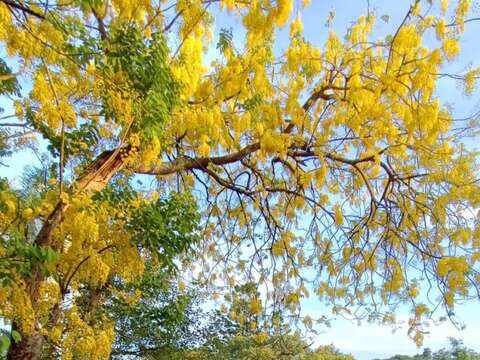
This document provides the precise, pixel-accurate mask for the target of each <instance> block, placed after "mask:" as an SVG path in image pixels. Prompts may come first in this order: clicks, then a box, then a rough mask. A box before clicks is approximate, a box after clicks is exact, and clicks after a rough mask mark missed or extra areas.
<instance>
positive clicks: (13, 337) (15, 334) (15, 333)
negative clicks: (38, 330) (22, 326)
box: [12, 330, 22, 343]
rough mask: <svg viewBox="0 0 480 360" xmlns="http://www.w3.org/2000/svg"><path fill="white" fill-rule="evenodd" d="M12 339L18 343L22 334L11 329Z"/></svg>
mask: <svg viewBox="0 0 480 360" xmlns="http://www.w3.org/2000/svg"><path fill="white" fill-rule="evenodd" d="M12 339H13V341H15V342H16V343H18V342H19V341H20V340H22V335H20V333H19V332H18V331H15V330H12Z"/></svg>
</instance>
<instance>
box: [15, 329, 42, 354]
mask: <svg viewBox="0 0 480 360" xmlns="http://www.w3.org/2000/svg"><path fill="white" fill-rule="evenodd" d="M42 344H43V337H42V335H40V334H39V333H38V332H35V333H34V334H33V335H22V339H21V340H20V341H19V342H18V343H15V342H14V341H12V345H11V346H10V349H9V350H8V354H7V360H20V359H22V360H38V359H40V355H41V354H42Z"/></svg>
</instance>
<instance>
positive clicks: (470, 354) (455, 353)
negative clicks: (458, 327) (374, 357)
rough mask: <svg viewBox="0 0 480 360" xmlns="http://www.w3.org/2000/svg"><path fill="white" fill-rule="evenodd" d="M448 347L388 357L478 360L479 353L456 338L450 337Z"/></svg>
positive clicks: (396, 358)
mask: <svg viewBox="0 0 480 360" xmlns="http://www.w3.org/2000/svg"><path fill="white" fill-rule="evenodd" d="M449 341H450V348H449V349H440V350H438V351H435V352H433V353H432V351H431V350H430V349H428V348H426V349H424V350H423V353H421V354H417V355H414V356H408V355H395V356H392V357H390V358H388V359H391V360H394V359H395V360H412V359H415V360H478V359H480V354H478V353H477V352H475V351H474V350H472V349H468V348H467V347H466V346H464V345H463V342H462V341H461V340H458V339H453V338H450V339H449Z"/></svg>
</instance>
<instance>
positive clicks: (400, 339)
mask: <svg viewBox="0 0 480 360" xmlns="http://www.w3.org/2000/svg"><path fill="white" fill-rule="evenodd" d="M369 3H370V9H371V10H374V11H375V13H376V15H377V18H379V17H380V16H382V15H384V14H385V15H388V16H389V17H390V20H389V22H388V23H384V22H382V21H381V20H379V21H378V22H377V25H376V27H375V28H374V32H373V33H374V36H385V35H386V34H392V33H393V32H394V30H395V29H396V27H398V25H399V24H400V22H401V21H402V20H403V17H404V15H405V13H406V11H407V10H408V8H409V6H410V4H411V3H412V1H408V0H399V1H391V0H376V1H375V0H370V1H369ZM423 3H424V4H425V1H424V2H423ZM434 3H437V4H438V1H434ZM451 3H452V4H454V3H455V1H451ZM473 3H474V9H475V5H477V6H478V4H476V2H475V1H474V2H473ZM331 10H335V14H336V15H335V19H334V22H333V28H334V29H335V30H336V31H337V32H339V33H341V34H344V33H345V31H346V29H347V28H348V26H349V25H350V24H351V22H352V21H354V20H355V19H356V18H357V17H358V16H359V15H361V14H365V13H366V11H367V0H356V1H355V0H313V1H312V4H311V7H310V8H308V9H307V10H306V11H305V12H304V13H303V14H301V16H302V20H303V22H304V28H305V35H306V38H308V39H309V40H311V41H312V42H314V43H315V44H322V43H323V42H324V40H325V39H326V37H327V36H328V29H327V28H326V27H325V26H324V24H325V21H326V18H327V16H328V12H329V11H331ZM472 15H475V16H477V17H478V12H476V13H474V14H472ZM478 34H480V22H471V23H468V24H467V26H466V31H465V34H464V36H463V38H462V40H461V49H462V52H461V56H460V58H459V59H458V60H456V61H454V62H452V63H450V64H448V65H447V66H446V67H445V69H444V70H445V71H446V72H452V73H462V72H464V70H465V68H466V67H468V66H469V65H471V66H474V67H475V66H480V59H479V56H478V55H479V53H478V46H479V45H478V44H479V42H478ZM432 46H434V45H433V43H432ZM438 85H439V86H438V89H437V95H438V97H439V98H440V99H441V101H442V102H443V103H448V104H449V106H451V108H452V110H453V115H454V117H455V118H463V117H466V116H470V115H472V114H473V113H476V112H477V111H478V110H479V109H480V106H479V100H480V99H479V98H478V95H476V96H475V95H474V96H473V97H470V98H468V97H466V96H465V95H464V94H463V92H462V89H461V88H459V87H458V84H456V82H455V81H454V80H451V79H445V80H441V81H440V82H439V84H438ZM477 90H478V89H477ZM303 311H304V312H305V313H309V314H312V315H315V314H316V315H317V316H321V315H326V316H327V317H329V315H328V314H329V310H328V309H326V308H325V307H324V306H322V304H321V303H319V301H318V300H316V299H309V300H308V301H305V302H304V304H303ZM455 313H456V315H457V318H458V320H459V321H460V322H462V323H463V324H465V326H466V328H465V330H458V329H456V328H455V327H454V326H453V325H452V324H451V323H449V322H446V323H443V324H442V325H438V326H434V325H432V326H431V327H430V329H429V334H427V335H426V336H425V341H424V347H430V348H431V349H433V350H437V349H440V348H442V347H447V346H448V337H455V338H460V339H463V340H464V343H465V345H467V346H468V347H470V348H473V349H475V350H477V351H480V341H479V339H480V303H478V302H471V303H468V304H464V305H458V306H457V307H456V308H455ZM399 314H400V318H404V319H405V320H407V319H408V309H399ZM315 341H316V343H318V344H328V343H333V344H334V345H335V346H337V347H338V348H339V349H341V350H342V351H344V352H349V353H351V354H353V355H354V356H355V357H356V358H357V359H359V360H367V359H372V358H375V357H379V358H382V357H389V356H392V355H394V354H398V353H400V354H415V353H418V352H421V349H418V348H417V347H416V345H415V344H414V343H413V341H412V340H410V339H409V338H408V337H407V328H406V327H403V328H401V329H398V330H397V331H396V332H395V333H393V332H392V328H390V327H387V326H380V325H375V324H368V323H362V324H361V325H358V324H357V323H355V322H353V321H349V320H345V319H343V318H339V317H338V316H337V317H336V318H333V321H332V326H331V328H328V327H325V328H323V331H321V333H320V335H318V336H316V337H315Z"/></svg>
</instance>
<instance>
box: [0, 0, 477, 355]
mask: <svg viewBox="0 0 480 360" xmlns="http://www.w3.org/2000/svg"><path fill="white" fill-rule="evenodd" d="M308 6H309V4H308V1H306V0H304V1H303V2H295V1H294V0H179V1H177V2H172V3H170V2H167V1H163V0H162V1H159V2H156V1H150V0H139V1H136V0H135V1H134V0H74V1H63V0H58V1H44V0H41V1H26V0H0V41H1V44H2V45H1V46H2V52H4V53H6V54H8V58H7V59H6V60H5V61H2V62H1V63H0V65H1V66H0V70H1V78H0V81H1V82H0V93H1V94H2V96H4V99H5V102H4V103H5V104H7V103H8V105H7V107H6V109H7V110H8V109H12V112H14V114H8V113H5V116H3V117H2V122H1V123H0V130H1V132H0V145H1V147H0V155H2V156H4V155H7V154H11V155H12V156H15V154H18V152H19V151H21V149H20V147H21V145H22V144H23V143H24V142H25V141H28V142H30V143H33V144H35V143H34V141H33V142H32V138H33V140H35V139H39V141H38V142H37V143H36V144H37V146H38V147H39V148H45V147H47V148H48V149H49V151H50V152H51V154H52V156H51V158H52V159H53V160H52V161H54V162H55V166H54V171H53V175H52V176H51V179H50V180H49V181H48V182H47V183H46V185H45V189H44V190H45V191H43V192H41V193H38V194H37V196H34V198H35V199H34V200H32V199H31V197H30V198H29V200H28V201H27V200H26V197H25V196H23V195H22V194H20V193H19V192H18V191H17V190H15V189H14V188H12V187H11V186H10V185H9V184H8V183H7V182H6V181H3V182H2V183H1V187H0V190H1V193H0V208H1V210H2V211H1V214H0V227H1V228H0V233H1V243H0V256H1V257H0V259H1V262H0V272H1V274H2V278H1V280H2V283H1V286H2V287H1V288H0V304H1V307H0V315H1V316H2V317H3V318H4V319H6V321H7V322H9V323H10V324H12V335H13V342H12V346H11V348H10V350H9V353H8V358H9V359H38V358H39V356H40V354H41V349H42V346H44V345H45V344H46V343H48V344H50V345H51V346H53V347H54V348H55V349H57V352H58V356H61V357H62V358H65V359H71V358H95V359H97V358H98V359H100V358H108V356H109V351H110V345H111V342H112V340H113V337H114V332H113V327H112V324H111V322H110V320H109V319H108V316H106V314H105V313H104V312H102V311H101V309H102V306H103V304H104V298H103V297H102V296H101V294H102V291H104V290H105V289H106V288H109V287H110V286H111V283H112V281H113V280H112V279H114V280H115V281H123V282H129V281H135V279H136V278H137V277H138V276H141V274H142V272H143V271H144V262H145V261H147V260H148V261H151V260H152V258H154V255H155V254H156V255H157V256H160V258H161V259H160V260H159V261H157V265H158V266H163V265H162V264H164V262H165V259H163V260H162V255H163V258H165V256H164V255H165V254H166V251H167V250H169V249H170V248H169V246H170V245H169V241H171V242H172V243H173V242H175V241H177V240H178V239H177V240H176V238H175V234H177V235H178V232H177V231H172V232H171V233H168V232H167V233H165V234H167V235H168V236H166V235H165V234H164V233H162V234H161V235H158V233H157V232H156V231H151V232H148V233H146V234H144V233H142V236H141V238H142V241H140V242H138V240H137V241H134V239H136V238H138V236H137V235H138V233H141V232H142V231H143V230H145V229H147V228H148V229H150V226H149V223H148V222H146V221H144V222H142V221H140V220H138V219H139V217H138V214H139V213H142V212H141V211H140V210H145V209H150V210H151V211H152V212H153V213H155V211H157V213H158V214H160V213H161V214H164V215H165V214H171V217H168V219H167V220H169V221H170V222H171V223H172V226H174V227H175V226H177V225H178V226H179V227H180V230H182V229H183V230H185V229H186V230H187V231H189V230H188V229H190V230H191V227H189V226H187V225H186V226H183V225H182V224H183V221H185V218H187V217H188V218H191V217H192V216H194V215H193V211H192V207H191V206H190V205H186V207H185V208H186V209H187V210H185V211H183V210H182V211H180V212H179V211H177V212H175V211H174V208H168V211H165V212H161V211H160V210H158V206H160V208H161V209H163V208H165V206H166V205H165V204H164V203H161V201H163V200H162V196H163V195H162V194H173V193H174V192H179V191H181V192H185V193H191V194H192V196H193V198H195V199H196V202H197V203H198V204H199V207H200V211H201V213H202V228H201V234H200V235H201V236H202V239H201V241H200V242H198V243H196V244H195V245H194V249H190V250H188V251H190V252H192V254H193V252H194V254H195V255H190V257H192V256H196V257H198V258H197V261H195V262H194V263H188V262H186V261H185V262H184V265H185V268H187V267H191V268H194V269H193V270H192V273H193V274H195V276H196V275H197V274H201V277H202V279H205V280H208V281H209V283H210V284H213V285H228V286H229V287H233V286H234V285H235V284H237V283H244V282H247V283H253V284H255V286H256V288H257V291H252V292H251V294H252V295H251V299H250V300H251V309H250V310H251V311H252V312H253V313H256V314H263V315H267V314H273V315H272V316H270V317H268V316H263V317H259V318H261V319H264V320H263V321H264V322H265V323H264V324H256V326H259V327H261V326H267V325H268V324H267V322H270V323H272V322H273V323H275V322H278V321H279V320H278V314H279V310H280V309H282V310H284V311H287V312H288V313H290V314H292V315H298V316H299V314H300V313H299V307H300V300H301V298H303V297H307V296H317V297H319V298H320V299H322V300H323V301H324V302H326V303H328V304H330V305H331V306H332V308H333V310H334V311H335V312H337V313H341V312H347V313H349V312H352V315H354V316H357V317H365V316H368V318H369V319H370V320H378V321H383V322H386V323H395V309H396V308H398V305H400V304H406V305H407V306H410V307H411V309H412V317H411V320H410V323H409V325H410V334H411V336H412V337H414V338H415V339H416V340H417V341H418V342H421V339H422V325H421V324H422V319H424V318H425V317H428V316H429V315H431V313H432V312H433V311H434V310H435V309H436V308H438V307H440V308H443V309H444V310H445V312H446V313H447V314H448V315H451V314H452V309H453V307H454V305H455V303H456V302H457V301H458V300H461V299H470V298H477V297H478V296H479V293H478V286H479V284H480V277H479V276H478V272H477V271H478V264H477V261H478V259H480V227H479V226H478V225H477V222H476V214H475V212H476V209H477V207H478V206H479V203H480V189H479V186H478V179H477V174H476V172H475V169H476V168H477V166H478V164H477V158H476V154H475V153H474V152H472V151H470V150H469V146H467V145H468V141H466V140H465V136H466V135H468V134H471V133H474V131H475V124H474V123H473V122H470V121H454V120H453V119H452V115H451V113H450V112H449V109H448V108H447V107H446V106H445V104H443V103H442V101H441V100H440V99H439V98H438V97H437V96H436V94H435V90H436V83H437V80H438V79H439V78H440V77H442V76H445V74H443V73H442V65H444V64H445V63H447V62H448V61H450V60H452V59H454V58H456V57H458V56H459V55H460V48H459V38H460V36H461V34H462V32H463V31H464V28H465V26H466V23H465V22H466V20H468V17H467V16H468V13H469V7H470V1H469V0H458V1H452V3H451V4H449V2H448V1H445V0H442V1H437V0H433V1H432V0H430V1H428V0H427V1H420V0H416V1H413V2H412V4H411V6H410V8H409V10H408V12H407V14H406V15H405V17H404V18H402V19H398V21H397V23H398V24H399V25H398V26H397V27H396V28H394V29H393V30H392V34H391V35H389V36H387V37H384V38H375V37H374V36H373V34H372V29H373V28H374V26H375V21H376V19H375V14H373V13H369V14H366V15H365V16H362V17H360V18H359V19H358V20H357V21H356V22H355V23H354V24H353V25H352V26H351V28H350V29H349V30H348V32H347V33H346V35H345V37H341V36H340V35H339V34H337V33H335V32H334V31H333V30H329V29H327V28H322V29H324V31H329V34H328V39H327V40H326V42H325V44H323V45H321V46H319V45H315V43H314V42H311V41H308V39H306V38H305V36H304V33H303V26H302V23H301V20H300V17H298V16H296V15H295V13H294V11H293V9H294V8H297V9H301V10H298V11H305V12H307V11H309V7H308ZM225 14H229V15H228V17H226V16H227V15H225ZM218 16H225V17H226V18H228V19H232V21H236V22H235V24H237V25H236V26H237V27H236V28H235V33H234V32H233V31H232V30H228V29H221V30H218V29H216V30H215V33H214V32H213V31H214V29H215V27H214V25H215V18H216V17H218ZM318 16H319V17H321V16H323V14H318ZM288 26H289V28H290V35H289V37H288V39H286V40H285V41H284V40H282V36H281V35H278V31H277V30H278V29H280V28H282V27H288ZM431 34H433V37H435V36H436V40H435V41H433V42H434V43H435V45H434V46H432V45H431V44H432V41H430V43H429V45H430V46H429V47H427V46H426V45H425V41H424V38H425V37H426V36H429V37H430V38H432V36H431ZM313 40H314V39H313ZM282 41H283V42H282ZM279 43H280V45H282V44H283V43H284V45H285V46H284V47H285V48H286V49H285V51H282V52H279V50H278V48H279V47H281V46H277V45H279ZM207 51H210V54H214V55H213V60H212V61H211V62H209V63H207V61H206V52H207ZM209 58H212V55H210V56H209ZM478 73H479V72H478V70H477V69H472V70H471V71H468V72H466V73H464V74H455V75H451V76H455V77H456V78H457V79H458V80H460V81H462V82H464V85H465V90H466V92H467V93H471V92H472V91H473V90H474V83H475V79H476V77H477V75H478ZM19 84H22V85H23V88H24V89H23V90H21V89H20V86H19ZM26 89H28V90H29V91H27V90H26ZM2 101H3V100H2ZM10 117H11V119H10V120H11V121H9V120H5V119H7V118H10ZM19 139H20V140H22V141H20V140H19ZM25 139H28V140H25ZM29 146H34V145H32V144H30V145H29ZM139 174H142V176H141V179H144V178H145V177H149V176H151V177H152V178H153V179H155V180H156V181H157V182H156V185H155V186H152V187H149V188H147V189H144V191H140V192H138V193H135V195H134V196H124V195H125V193H122V192H120V194H121V195H120V197H119V198H118V197H115V196H113V195H112V196H111V194H112V191H113V190H112V187H114V186H113V185H111V184H112V182H115V179H117V178H119V177H120V178H123V179H125V178H127V179H131V178H137V179H138V178H139V177H138V175H139ZM127 182H128V180H127ZM122 194H123V195H122ZM159 194H160V195H159ZM130 195H131V194H130ZM175 196H177V197H178V196H179V195H175ZM113 198H114V200H112V199H113ZM185 198H188V199H190V200H188V201H187V202H189V201H191V197H189V196H186V197H185ZM159 201H160V205H159ZM178 203H179V204H183V203H184V201H183V200H182V201H179V202H178ZM162 204H163V205H162ZM164 205H165V206H164ZM162 206H163V207H162ZM182 206H184V205H181V206H180V205H179V207H178V209H184V207H182ZM162 211H163V210H162ZM157 213H155V214H157ZM142 214H144V213H142ZM162 216H163V215H162ZM135 219H136V220H137V222H135V221H134V220H135ZM142 219H143V218H142ZM146 219H147V220H148V219H150V218H149V217H148V216H147V217H146ZM143 220H144V219H143ZM132 223H134V224H137V225H138V224H143V225H142V226H141V227H138V226H137V227H135V226H132ZM151 227H153V228H155V224H153V225H151ZM142 229H143V230H142ZM155 229H156V228H155ZM164 235H165V236H164ZM162 236H163V237H162ZM158 238H162V241H160V242H156V239H158ZM179 241H180V240H179ZM182 241H183V240H182ZM180 242H181V241H180ZM170 250H171V252H172V253H175V252H177V253H182V252H183V253H184V252H185V247H184V246H182V245H179V246H176V245H175V244H173V245H172V249H170ZM177 265H179V263H178V262H177ZM179 266H180V265H179ZM87 290H88V292H89V297H88V299H89V305H88V306H87V305H85V304H84V302H82V301H83V300H84V299H85V296H82V294H83V293H85V292H86V291H87ZM310 292H314V294H309V293H310ZM118 296H119V297H121V296H127V295H126V294H120V293H119V294H118ZM80 299H82V301H80ZM227 299H228V296H227ZM131 301H135V299H134V298H132V299H131ZM234 315H235V314H234ZM237 320H238V321H242V317H241V314H240V315H238V317H237ZM303 320H304V323H305V324H306V325H307V326H312V322H313V319H311V318H310V317H308V316H306V317H305V318H304V319H303Z"/></svg>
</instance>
